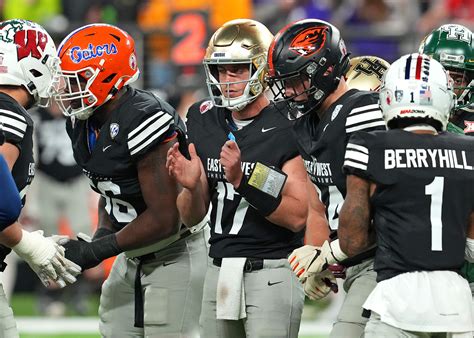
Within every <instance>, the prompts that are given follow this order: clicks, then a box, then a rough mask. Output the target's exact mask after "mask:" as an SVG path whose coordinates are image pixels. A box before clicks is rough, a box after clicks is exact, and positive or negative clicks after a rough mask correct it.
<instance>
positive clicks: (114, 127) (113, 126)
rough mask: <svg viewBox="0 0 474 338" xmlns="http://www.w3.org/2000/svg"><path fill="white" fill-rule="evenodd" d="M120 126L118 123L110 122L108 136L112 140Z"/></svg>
mask: <svg viewBox="0 0 474 338" xmlns="http://www.w3.org/2000/svg"><path fill="white" fill-rule="evenodd" d="M119 130H120V127H119V125H118V123H111V124H110V138H111V139H112V140H113V139H114V138H115V136H117V134H118V133H119Z"/></svg>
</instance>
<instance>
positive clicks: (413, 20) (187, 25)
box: [0, 0, 474, 112]
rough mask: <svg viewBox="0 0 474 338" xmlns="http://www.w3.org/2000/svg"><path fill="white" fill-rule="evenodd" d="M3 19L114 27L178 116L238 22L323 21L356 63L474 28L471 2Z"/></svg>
mask: <svg viewBox="0 0 474 338" xmlns="http://www.w3.org/2000/svg"><path fill="white" fill-rule="evenodd" d="M0 8H1V15H2V17H3V19H11V18H24V19H28V20H32V21H35V22H38V23H40V24H41V25H43V26H44V27H45V28H46V29H47V30H48V31H49V32H51V33H52V35H55V36H56V37H57V38H58V39H61V38H63V37H64V34H65V32H68V31H71V29H72V28H74V27H78V26H80V25H83V24H85V23H93V22H105V23H111V24H117V25H119V26H120V27H122V28H124V29H126V30H127V31H129V32H130V33H131V34H132V35H133V37H134V39H135V41H136V42H137V45H138V46H137V49H138V52H139V58H140V60H139V64H140V65H142V67H141V71H142V76H141V82H139V85H140V86H142V87H144V88H148V89H156V90H157V91H159V92H160V94H161V95H162V96H166V98H167V99H168V100H170V101H171V102H172V103H173V104H174V105H175V106H176V108H177V109H178V111H180V112H183V111H186V108H187V103H188V102H191V101H193V100H194V99H196V96H197V97H200V96H203V95H205V91H203V90H202V89H203V88H201V87H200V84H202V83H203V81H202V80H203V78H204V77H203V76H204V74H203V72H202V67H200V63H201V59H202V56H203V55H204V50H205V47H206V42H207V41H208V38H209V37H210V34H211V33H212V32H213V31H215V29H217V28H218V27H219V26H220V25H222V24H223V23H224V22H226V21H229V20H232V19H235V18H241V17H245V18H254V19H256V20H258V21H260V22H262V23H263V24H265V25H266V26H267V27H269V29H270V30H271V31H272V32H273V33H276V32H277V31H278V30H280V29H281V28H282V27H283V26H284V25H285V24H286V23H288V22H292V21H295V20H299V19H302V18H318V19H322V20H326V21H329V22H331V23H333V24H334V25H336V26H337V27H340V29H341V31H342V34H343V36H344V37H345V40H346V43H347V45H348V48H349V50H350V51H351V52H352V55H377V56H379V57H382V58H384V59H386V60H387V61H389V62H391V61H394V60H395V59H396V58H398V56H399V55H401V54H404V53H406V52H408V51H412V50H413V48H414V47H415V46H417V44H418V42H419V41H420V40H421V39H422V37H423V36H425V35H426V34H428V33H429V32H430V31H431V30H432V29H433V28H435V27H437V26H439V25H440V24H442V23H444V22H448V21H449V22H451V23H460V24H463V25H466V26H467V27H472V24H473V22H474V3H473V2H472V1H469V0H415V1H412V0H331V1H330V0H253V1H251V0H234V1H231V2H228V1H219V0H174V1H171V0H83V1H73V0H3V1H0Z"/></svg>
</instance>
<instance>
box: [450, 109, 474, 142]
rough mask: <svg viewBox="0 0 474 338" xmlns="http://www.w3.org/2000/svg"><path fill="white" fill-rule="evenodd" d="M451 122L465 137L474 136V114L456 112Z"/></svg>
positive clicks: (464, 111) (470, 112)
mask: <svg viewBox="0 0 474 338" xmlns="http://www.w3.org/2000/svg"><path fill="white" fill-rule="evenodd" d="M451 122H452V123H454V125H456V126H457V127H459V128H461V129H462V130H463V131H464V134H465V135H468V136H474V112H472V111H467V110H460V111H458V112H456V114H455V115H454V117H453V118H452V119H451Z"/></svg>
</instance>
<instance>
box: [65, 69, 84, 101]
mask: <svg viewBox="0 0 474 338" xmlns="http://www.w3.org/2000/svg"><path fill="white" fill-rule="evenodd" d="M78 79H79V82H75V81H74V82H72V83H71V85H70V86H69V88H65V91H66V92H67V93H69V94H72V93H77V92H79V91H82V90H84V88H85V87H86V85H87V80H86V79H85V78H84V77H82V76H80V75H79V76H78ZM69 106H70V107H71V108H72V109H78V108H81V106H82V102H81V99H79V98H78V99H74V100H70V101H69Z"/></svg>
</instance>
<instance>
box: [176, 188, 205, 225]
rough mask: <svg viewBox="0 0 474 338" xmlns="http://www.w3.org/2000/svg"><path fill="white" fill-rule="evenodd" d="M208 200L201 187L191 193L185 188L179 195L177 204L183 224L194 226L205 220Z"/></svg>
mask: <svg viewBox="0 0 474 338" xmlns="http://www.w3.org/2000/svg"><path fill="white" fill-rule="evenodd" d="M206 201H208V198H206V196H204V193H203V191H202V188H201V187H198V188H196V189H195V190H193V191H191V190H189V189H186V188H184V189H183V190H182V191H181V192H180V193H179V195H178V198H177V201H176V204H177V207H178V211H179V215H180V217H181V220H182V222H183V223H184V224H185V225H186V226H193V225H196V224H198V223H199V222H201V221H202V220H203V218H204V217H205V216H206V214H207V209H208V203H207V202H206Z"/></svg>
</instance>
